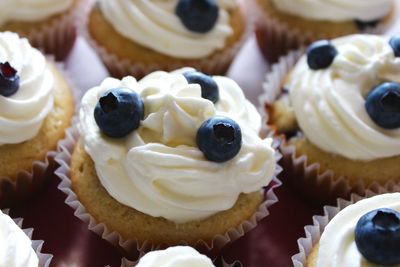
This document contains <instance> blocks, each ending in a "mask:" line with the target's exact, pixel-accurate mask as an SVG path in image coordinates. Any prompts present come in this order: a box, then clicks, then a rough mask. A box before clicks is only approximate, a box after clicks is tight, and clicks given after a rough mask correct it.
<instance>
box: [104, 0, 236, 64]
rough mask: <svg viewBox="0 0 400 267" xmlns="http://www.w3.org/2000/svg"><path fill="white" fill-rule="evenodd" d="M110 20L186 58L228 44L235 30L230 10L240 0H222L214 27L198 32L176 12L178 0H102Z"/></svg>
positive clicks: (143, 42)
mask: <svg viewBox="0 0 400 267" xmlns="http://www.w3.org/2000/svg"><path fill="white" fill-rule="evenodd" d="M99 3H100V8H101V11H102V13H103V15H104V16H105V18H106V19H107V21H108V22H109V23H111V24H112V25H113V27H114V28H115V30H116V31H117V32H118V33H120V34H121V35H122V36H124V37H126V38H128V39H130V40H132V41H134V42H136V43H138V44H140V45H142V46H144V47H148V48H150V49H153V50H155V51H157V52H159V53H162V54H165V55H168V56H172V57H176V58H183V59H192V58H202V57H206V56H208V55H211V54H212V53H213V52H214V51H216V50H218V49H222V48H223V47H224V46H225V40H226V39H227V37H228V36H230V35H231V34H232V33H233V30H232V27H231V26H230V23H229V12H228V10H229V9H231V8H233V7H234V6H235V5H236V0H220V1H218V4H219V6H220V11H219V19H218V21H217V23H216V25H215V26H214V28H213V29H212V30H211V31H209V32H207V33H205V34H198V33H194V32H191V31H189V30H188V29H187V28H185V26H184V25H183V24H182V22H181V21H180V19H179V17H178V16H177V15H176V14H175V7H176V5H177V4H178V0H152V1H149V0H113V1H109V0H99Z"/></svg>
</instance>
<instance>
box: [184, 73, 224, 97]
mask: <svg viewBox="0 0 400 267" xmlns="http://www.w3.org/2000/svg"><path fill="white" fill-rule="evenodd" d="M183 76H185V78H186V80H187V81H188V83H197V84H199V85H200V87H201V97H202V98H205V99H208V100H210V101H211V102H213V103H217V102H218V100H219V89H218V84H217V83H216V82H215V81H214V79H213V78H212V77H211V76H208V75H207V74H204V73H202V72H198V71H188V72H185V73H184V74H183Z"/></svg>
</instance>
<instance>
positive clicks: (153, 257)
mask: <svg viewBox="0 0 400 267" xmlns="http://www.w3.org/2000/svg"><path fill="white" fill-rule="evenodd" d="M161 266H164V267H188V266H190V267H214V264H213V263H212V261H211V260H210V259H209V258H207V257H206V256H204V255H201V254H200V253H199V252H197V250H195V249H194V248H191V247H186V246H177V247H169V248H167V249H165V250H156V251H152V252H149V253H147V254H146V255H144V256H143V257H142V258H141V259H140V261H139V263H138V264H137V265H136V267H161Z"/></svg>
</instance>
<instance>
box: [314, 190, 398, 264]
mask: <svg viewBox="0 0 400 267" xmlns="http://www.w3.org/2000/svg"><path fill="white" fill-rule="evenodd" d="M380 208H390V209H394V210H397V211H400V193H392V194H383V195H378V196H375V197H371V198H368V199H364V200H361V201H359V202H357V203H355V204H353V205H350V206H348V207H346V208H344V209H343V210H342V211H340V212H339V213H338V214H337V215H336V216H335V217H333V219H332V220H331V221H330V222H329V224H328V225H327V226H326V227H325V230H324V232H323V233H322V235H321V239H320V241H319V250H318V257H317V265H316V266H317V267H342V266H346V267H378V266H380V265H376V264H373V263H371V262H369V261H368V260H367V259H365V258H364V257H363V256H362V255H361V253H360V252H359V251H358V248H357V245H356V243H355V240H354V231H355V228H356V225H357V222H358V220H359V219H360V218H361V217H362V216H363V215H364V214H366V213H367V212H370V211H372V210H375V209H380ZM399 266H400V265H395V266H392V267H399Z"/></svg>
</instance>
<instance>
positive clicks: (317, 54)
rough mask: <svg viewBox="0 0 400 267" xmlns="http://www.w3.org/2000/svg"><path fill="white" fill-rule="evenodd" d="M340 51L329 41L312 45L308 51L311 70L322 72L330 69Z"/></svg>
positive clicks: (321, 41)
mask: <svg viewBox="0 0 400 267" xmlns="http://www.w3.org/2000/svg"><path fill="white" fill-rule="evenodd" d="M337 54H338V51H337V50H336V48H335V47H334V46H333V45H332V44H331V42H329V41H327V40H320V41H316V42H314V43H312V44H311V45H310V46H309V47H308V49H307V63H308V66H309V67H310V69H312V70H320V69H326V68H328V67H329V66H330V65H331V64H332V62H333V60H334V59H335V57H336V55H337Z"/></svg>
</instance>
